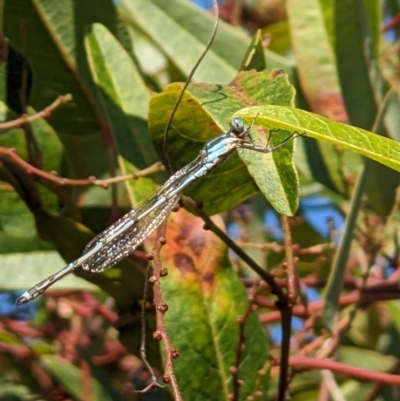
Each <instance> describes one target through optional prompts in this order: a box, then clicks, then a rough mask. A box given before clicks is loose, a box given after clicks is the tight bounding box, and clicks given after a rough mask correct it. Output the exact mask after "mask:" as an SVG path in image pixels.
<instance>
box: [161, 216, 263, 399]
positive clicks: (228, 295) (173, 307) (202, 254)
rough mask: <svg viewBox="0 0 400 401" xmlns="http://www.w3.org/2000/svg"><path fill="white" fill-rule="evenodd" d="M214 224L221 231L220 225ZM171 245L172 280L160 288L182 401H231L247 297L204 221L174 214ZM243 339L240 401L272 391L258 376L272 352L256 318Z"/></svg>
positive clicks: (168, 262) (166, 251) (168, 248)
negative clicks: (233, 368)
mask: <svg viewBox="0 0 400 401" xmlns="http://www.w3.org/2000/svg"><path fill="white" fill-rule="evenodd" d="M216 219H217V220H216V223H217V224H218V225H221V224H222V221H221V219H220V218H216ZM171 238H172V240H171ZM167 239H168V246H166V247H165V248H164V250H163V256H164V257H163V265H165V266H167V267H168V271H169V274H168V276H167V277H165V278H163V279H162V283H161V284H162V291H163V297H164V299H165V300H166V302H167V303H168V305H169V310H168V313H167V314H166V315H165V319H166V324H167V329H168V331H169V332H171V333H174V335H173V343H174V347H175V348H176V349H178V350H179V352H180V354H181V357H180V358H179V359H177V360H176V361H175V362H174V373H175V375H176V377H177V380H178V383H179V386H180V388H181V390H182V392H183V396H184V399H188V400H189V399H196V397H198V394H199V393H201V398H202V399H205V400H228V399H229V394H230V393H231V392H232V373H231V372H230V367H231V366H232V365H235V358H236V347H237V344H238V341H240V340H239V325H238V321H237V319H238V316H241V315H243V314H245V312H246V310H247V307H248V296H247V294H246V291H245V289H244V288H243V285H242V283H241V282H240V279H239V278H238V276H237V275H236V273H235V272H234V271H233V269H232V268H231V266H229V263H228V260H227V249H226V246H225V245H224V244H223V243H222V242H221V241H219V239H217V238H216V237H215V236H214V234H213V233H211V232H210V231H204V230H203V221H202V220H201V219H199V218H197V217H195V216H193V215H191V214H189V213H188V212H186V211H185V210H180V211H179V212H178V213H173V214H172V215H171V217H170V219H169V222H168V232H167ZM177 294H179V297H178V296H177ZM244 336H245V339H244V344H245V347H243V348H242V351H241V355H240V363H239V365H238V366H237V367H238V369H239V371H238V374H239V377H240V380H243V383H244V384H243V386H242V387H240V393H239V394H240V398H239V399H240V400H246V399H247V397H248V396H250V395H252V394H254V393H255V392H256V391H261V392H262V393H263V392H264V391H265V390H266V387H267V385H268V376H267V375H266V376H259V374H258V372H259V370H260V369H263V370H264V371H265V366H264V365H265V364H266V363H267V362H268V349H267V341H266V339H265V335H264V332H263V329H262V327H261V324H260V322H259V320H258V317H257V316H256V315H255V314H251V315H250V318H249V319H248V320H247V321H246V326H245V333H244ZM204 377H207V385H206V386H204V380H203V379H204ZM196 394H197V395H196Z"/></svg>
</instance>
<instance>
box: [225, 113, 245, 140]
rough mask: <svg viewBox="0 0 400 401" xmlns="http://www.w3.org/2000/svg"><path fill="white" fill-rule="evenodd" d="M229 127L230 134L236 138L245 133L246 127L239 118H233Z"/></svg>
mask: <svg viewBox="0 0 400 401" xmlns="http://www.w3.org/2000/svg"><path fill="white" fill-rule="evenodd" d="M229 125H230V126H231V132H232V133H233V134H235V135H236V136H241V135H242V134H243V133H244V132H246V131H247V127H246V126H245V125H244V121H243V120H242V119H241V118H240V117H235V118H233V119H232V121H231V122H230V123H229Z"/></svg>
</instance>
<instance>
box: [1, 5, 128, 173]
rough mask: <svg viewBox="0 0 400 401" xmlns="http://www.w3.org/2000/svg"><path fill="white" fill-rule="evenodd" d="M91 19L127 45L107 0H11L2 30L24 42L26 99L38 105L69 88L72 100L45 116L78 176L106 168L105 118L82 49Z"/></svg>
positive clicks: (15, 40) (13, 39) (17, 42)
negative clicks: (29, 75)
mask: <svg viewBox="0 0 400 401" xmlns="http://www.w3.org/2000/svg"><path fill="white" fill-rule="evenodd" d="M94 22H99V23H102V24H103V25H105V26H106V27H107V28H108V29H109V30H110V31H111V32H112V34H114V35H115V36H116V37H117V38H118V40H119V41H120V42H121V43H122V45H123V46H124V48H125V49H126V50H127V51H130V49H131V43H130V41H129V37H128V35H127V33H126V31H125V29H124V27H123V25H122V22H121V20H120V19H119V16H118V14H117V11H116V8H115V5H114V3H113V2H112V1H111V0H99V1H98V2H96V6H95V7H94V6H93V3H92V2H91V1H90V0H82V1H80V2H79V7H77V4H76V3H75V1H73V0H60V1H57V2H53V1H52V0H37V1H35V2H31V1H29V0H16V1H10V2H6V3H5V6H4V34H5V36H6V37H7V38H8V39H9V40H10V41H11V42H12V44H13V45H14V46H16V47H18V48H21V47H23V54H24V56H25V57H26V58H27V60H28V62H29V64H30V65H31V66H32V70H33V71H34V75H33V85H32V94H31V97H30V99H28V101H29V104H30V105H31V106H32V107H34V108H35V109H36V110H42V109H43V108H44V107H46V106H48V105H49V104H51V103H52V102H53V101H54V100H55V99H56V98H57V97H58V96H59V95H63V94H66V93H70V94H72V97H73V101H72V102H70V103H68V104H66V105H65V106H63V107H60V108H59V109H57V110H56V112H54V113H53V114H52V115H51V117H50V118H49V122H50V124H51V125H52V126H53V127H54V129H55V130H56V131H57V133H58V135H59V136H60V138H61V140H62V142H63V145H64V147H65V150H66V152H67V154H68V156H69V162H70V163H71V167H72V169H73V171H74V173H75V175H76V176H79V177H88V176H92V175H95V176H97V177H102V176H104V175H105V174H107V173H109V171H110V169H111V167H110V163H109V158H108V154H107V151H108V150H107V149H106V148H107V146H109V138H108V137H107V131H106V130H103V128H104V127H105V125H106V124H105V121H104V119H103V116H102V110H101V108H100V107H99V103H98V99H97V96H96V89H95V85H94V83H93V80H92V78H91V75H90V71H89V65H88V62H87V58H86V55H85V49H84V34H85V31H86V29H87V27H88V26H89V25H90V24H91V23H94ZM22 27H23V28H22ZM21 32H24V34H23V35H22V36H21Z"/></svg>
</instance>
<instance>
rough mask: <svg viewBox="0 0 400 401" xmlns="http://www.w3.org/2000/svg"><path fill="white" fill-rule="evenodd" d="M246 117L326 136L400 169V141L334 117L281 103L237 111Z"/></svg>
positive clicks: (311, 134)
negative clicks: (341, 121)
mask: <svg viewBox="0 0 400 401" xmlns="http://www.w3.org/2000/svg"><path fill="white" fill-rule="evenodd" d="M236 115H237V116H240V117H243V118H244V119H245V121H248V122H249V121H253V120H254V118H257V123H258V124H260V125H262V126H264V127H268V128H269V129H282V130H287V131H289V132H298V133H300V134H304V136H305V140H307V136H309V137H311V138H315V139H322V140H325V141H328V142H330V143H333V144H335V145H340V146H342V147H343V148H345V149H349V150H352V151H354V152H357V153H359V154H361V155H363V156H366V157H368V158H370V159H373V160H375V161H378V162H380V163H382V164H384V165H385V166H388V167H390V168H392V169H394V170H396V171H400V144H399V143H397V142H395V141H392V140H391V139H388V138H384V137H382V136H379V135H376V134H373V133H372V132H368V131H366V130H363V129H361V128H357V127H352V126H350V125H346V124H342V123H338V122H335V121H331V120H329V119H328V118H325V117H321V116H319V115H316V114H313V113H310V112H307V111H304V110H300V109H295V108H291V107H281V106H258V107H249V108H247V109H245V110H241V111H240V112H238V113H236Z"/></svg>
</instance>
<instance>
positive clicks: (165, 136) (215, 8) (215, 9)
mask: <svg viewBox="0 0 400 401" xmlns="http://www.w3.org/2000/svg"><path fill="white" fill-rule="evenodd" d="M213 12H214V15H215V22H214V28H213V31H212V33H211V37H210V39H209V41H208V43H207V46H206V48H205V49H204V51H203V53H202V54H201V56H200V57H199V59H198V60H197V62H196V64H195V65H194V66H193V68H192V70H191V71H190V73H189V75H188V77H187V79H186V82H185V84H184V85H183V87H182V89H181V92H180V94H179V97H178V99H176V102H175V104H174V107H173V109H172V112H171V114H170V116H169V119H168V122H167V125H166V126H165V129H164V134H163V155H164V157H165V162H166V164H167V168H168V171H169V173H170V175H172V174H173V173H174V171H173V169H172V165H171V161H170V159H169V155H168V143H167V141H168V131H169V129H170V127H171V124H172V120H173V118H174V116H175V113H176V111H177V110H178V107H179V104H180V102H181V101H182V98H183V96H184V94H185V91H186V89H187V87H188V86H189V84H190V82H191V80H192V78H193V75H194V73H195V72H196V70H197V68H198V66H199V65H200V63H201V62H202V61H203V58H204V57H205V55H206V54H207V52H208V50H209V49H210V47H211V45H212V43H213V42H214V38H215V35H216V34H217V29H218V23H219V15H218V3H217V0H213Z"/></svg>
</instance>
